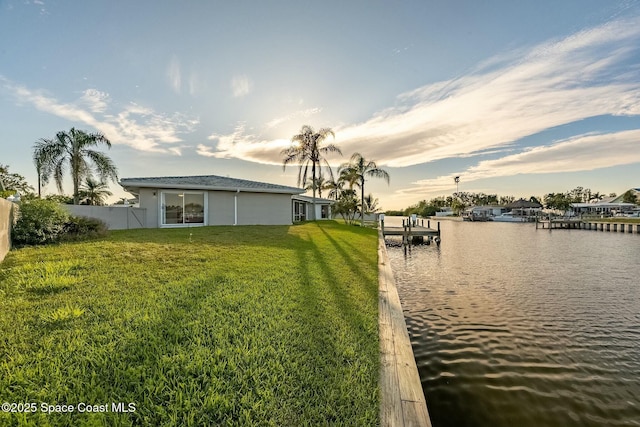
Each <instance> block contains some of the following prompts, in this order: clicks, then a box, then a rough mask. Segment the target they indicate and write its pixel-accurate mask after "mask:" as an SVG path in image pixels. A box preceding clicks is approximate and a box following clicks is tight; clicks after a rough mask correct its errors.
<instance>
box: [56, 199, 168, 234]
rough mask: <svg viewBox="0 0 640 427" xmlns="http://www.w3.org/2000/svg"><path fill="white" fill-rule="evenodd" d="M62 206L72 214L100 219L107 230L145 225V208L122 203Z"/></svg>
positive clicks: (143, 226) (142, 226)
mask: <svg viewBox="0 0 640 427" xmlns="http://www.w3.org/2000/svg"><path fill="white" fill-rule="evenodd" d="M62 207H63V208H65V209H66V210H67V211H68V212H69V213H70V214H71V215H74V216H84V217H87V218H97V219H100V220H102V221H104V222H105V223H106V224H107V227H108V228H109V230H129V229H133V228H145V227H147V223H146V221H147V214H146V209H141V208H134V207H131V206H124V205H118V206H88V205H62ZM156 224H157V223H156Z"/></svg>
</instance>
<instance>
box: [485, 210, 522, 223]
mask: <svg viewBox="0 0 640 427" xmlns="http://www.w3.org/2000/svg"><path fill="white" fill-rule="evenodd" d="M493 220H494V221H495V222H529V221H531V220H530V219H529V218H528V217H526V216H516V215H513V214H512V213H511V212H505V213H503V214H501V215H496V216H494V217H493Z"/></svg>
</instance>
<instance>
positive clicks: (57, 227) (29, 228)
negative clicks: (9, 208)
mask: <svg viewBox="0 0 640 427" xmlns="http://www.w3.org/2000/svg"><path fill="white" fill-rule="evenodd" d="M68 220H69V214H68V213H67V211H65V210H64V209H63V208H62V207H61V206H60V205H58V203H56V202H54V201H52V200H42V199H34V200H26V201H23V202H22V203H20V205H19V208H18V210H17V220H16V223H15V225H14V227H13V231H12V233H11V237H12V240H13V244H14V245H16V246H23V245H42V244H45V243H51V242H55V241H57V240H58V239H59V237H60V235H61V234H62V233H63V231H64V226H65V223H66V222H67V221H68Z"/></svg>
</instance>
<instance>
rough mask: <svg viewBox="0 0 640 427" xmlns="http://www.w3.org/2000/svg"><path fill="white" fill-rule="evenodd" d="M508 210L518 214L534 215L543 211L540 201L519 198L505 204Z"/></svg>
mask: <svg viewBox="0 0 640 427" xmlns="http://www.w3.org/2000/svg"><path fill="white" fill-rule="evenodd" d="M505 208H507V211H508V212H511V213H512V214H513V215H516V216H533V215H536V214H537V213H538V212H540V211H542V205H541V204H540V203H538V202H531V201H529V200H524V199H518V200H516V201H515V202H511V203H509V204H508V205H506V206H505Z"/></svg>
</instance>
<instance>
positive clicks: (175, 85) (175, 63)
mask: <svg viewBox="0 0 640 427" xmlns="http://www.w3.org/2000/svg"><path fill="white" fill-rule="evenodd" d="M167 80H168V81H169V85H170V86H171V89H173V91H174V92H175V93H180V91H181V89H182V73H181V72H180V61H179V60H178V58H177V57H176V56H173V57H172V58H171V61H170V62H169V65H168V67H167Z"/></svg>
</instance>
